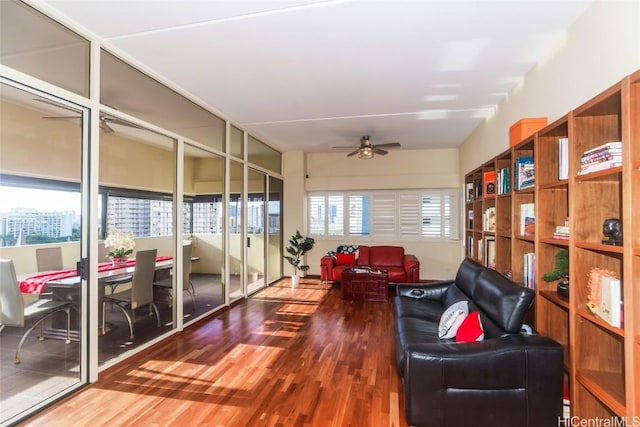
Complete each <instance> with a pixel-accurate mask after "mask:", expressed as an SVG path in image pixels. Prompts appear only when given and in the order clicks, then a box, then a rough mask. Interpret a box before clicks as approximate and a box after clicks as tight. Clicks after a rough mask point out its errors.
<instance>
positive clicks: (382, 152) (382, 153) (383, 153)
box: [373, 147, 389, 156]
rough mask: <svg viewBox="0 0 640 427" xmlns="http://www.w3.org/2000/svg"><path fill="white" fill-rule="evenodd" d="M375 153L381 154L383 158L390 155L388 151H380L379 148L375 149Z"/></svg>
mask: <svg viewBox="0 0 640 427" xmlns="http://www.w3.org/2000/svg"><path fill="white" fill-rule="evenodd" d="M373 152H374V153H376V154H380V155H381V156H384V155H387V154H389V152H388V151H386V150H381V149H379V148H378V147H373Z"/></svg>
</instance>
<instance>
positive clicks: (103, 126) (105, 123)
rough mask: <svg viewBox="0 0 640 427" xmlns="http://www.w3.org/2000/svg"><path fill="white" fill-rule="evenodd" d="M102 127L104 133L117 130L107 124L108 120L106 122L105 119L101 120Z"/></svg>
mask: <svg viewBox="0 0 640 427" xmlns="http://www.w3.org/2000/svg"><path fill="white" fill-rule="evenodd" d="M100 129H102V131H103V132H104V133H114V132H115V130H113V128H112V127H111V126H109V125H108V124H107V122H105V121H104V120H100Z"/></svg>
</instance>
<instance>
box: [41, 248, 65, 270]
mask: <svg viewBox="0 0 640 427" xmlns="http://www.w3.org/2000/svg"><path fill="white" fill-rule="evenodd" d="M36 263H37V265H38V271H51V270H62V269H63V268H64V266H63V265H62V248H61V247H60V246H55V247H51V248H38V249H36Z"/></svg>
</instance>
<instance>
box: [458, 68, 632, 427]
mask: <svg viewBox="0 0 640 427" xmlns="http://www.w3.org/2000/svg"><path fill="white" fill-rule="evenodd" d="M605 150H608V151H606V154H607V161H611V162H612V164H613V167H609V168H608V169H603V170H599V171H595V172H591V173H585V174H580V171H581V170H589V169H591V170H593V169H597V167H595V168H591V167H590V166H589V162H593V161H596V162H598V161H599V157H600V156H601V155H602V154H603V153H604V151H605ZM525 163H527V164H528V165H527V166H526V167H524V166H522V165H523V164H525ZM531 163H533V172H532V171H531ZM519 165H520V166H519ZM604 165H605V163H602V164H601V165H600V166H602V167H606V166H604ZM523 170H524V171H525V176H524V178H523V177H522V176H519V175H517V174H518V171H520V172H522V171H523ZM487 171H496V176H499V177H501V178H496V180H497V182H496V184H497V183H498V181H499V180H502V182H503V184H504V179H505V178H504V177H505V174H506V176H508V179H510V184H511V185H510V186H509V187H508V188H502V189H501V191H498V192H497V193H496V196H495V197H492V198H487V199H482V201H481V202H474V203H472V204H469V203H467V204H466V205H465V206H466V209H467V211H470V210H473V211H474V215H480V217H481V215H482V212H483V211H484V209H486V208H487V207H488V206H495V210H496V229H495V232H487V231H483V230H478V229H476V228H475V226H474V230H473V232H472V233H469V231H467V234H468V235H469V234H470V235H472V236H473V237H474V240H476V241H477V240H478V239H480V240H483V239H485V238H487V237H488V238H491V239H495V244H496V259H495V264H496V270H497V271H500V272H501V273H504V274H507V273H511V277H512V279H513V280H514V281H515V282H516V283H521V284H523V286H530V287H532V288H534V289H535V291H536V295H537V296H536V303H535V319H533V323H534V325H533V326H534V327H535V328H536V330H537V331H538V332H539V333H541V334H543V335H547V336H550V337H552V338H553V339H554V340H556V341H558V342H559V343H560V344H561V345H562V346H563V347H564V348H565V361H564V366H565V371H566V372H565V374H566V375H565V381H566V382H568V385H569V389H570V400H571V415H572V416H577V417H580V418H582V419H590V418H611V417H619V418H622V417H625V416H626V417H640V287H639V286H637V284H638V277H640V233H638V232H637V230H639V229H640V70H638V71H637V72H635V73H633V74H631V75H629V76H627V77H625V78H624V79H622V80H621V81H620V82H618V83H616V84H614V85H612V86H611V87H610V88H608V89H606V90H604V91H603V92H601V93H600V94H598V95H596V96H594V97H593V98H592V99H590V100H588V101H587V102H585V103H584V104H583V105H581V106H579V107H577V108H575V109H574V110H572V111H570V112H568V113H567V114H566V115H564V116H562V117H560V118H558V119H556V120H555V121H554V122H552V123H550V124H548V125H547V126H545V127H544V128H542V129H540V130H538V131H537V132H536V133H535V134H534V135H532V136H530V137H527V138H526V139H524V140H523V141H521V142H520V143H517V144H516V145H514V146H512V147H511V148H509V149H508V150H506V151H504V152H503V153H501V154H499V155H497V156H496V157H494V158H493V159H491V160H490V161H488V162H486V163H484V164H483V165H481V166H480V167H479V168H478V169H476V170H474V171H471V172H469V173H468V174H467V175H466V176H465V182H466V183H469V182H471V183H473V182H475V180H477V179H478V176H480V177H481V176H482V174H483V173H484V172H487ZM527 171H528V173H529V175H527V174H526V173H527ZM531 175H533V176H534V178H533V185H532V186H528V187H526V188H520V187H519V185H518V181H517V179H518V178H520V180H521V181H522V180H523V179H524V180H525V181H526V180H527V179H531V178H532V177H531ZM527 184H530V182H525V185H527ZM498 188H499V187H498ZM478 203H480V204H478ZM476 218H478V217H477V216H476ZM612 218H615V219H619V220H620V221H621V225H622V230H623V237H622V244H621V245H620V246H612V245H607V244H604V243H602V242H603V239H606V237H605V235H604V234H603V232H602V231H603V222H604V221H605V220H608V219H612ZM525 226H528V227H527V228H526V229H527V233H526V234H525V232H524V231H523V230H524V229H525ZM556 236H560V238H557V237H556ZM569 237H570V238H569ZM474 244H475V243H474ZM561 252H562V253H563V257H564V256H567V255H568V259H569V272H568V278H569V283H570V288H569V289H570V295H569V298H568V299H564V298H561V297H560V296H558V293H557V287H558V283H559V281H560V280H565V279H564V277H565V276H563V278H561V279H558V280H553V281H549V282H546V281H544V280H543V276H544V274H545V273H548V272H551V271H553V270H554V268H555V265H556V262H557V260H558V259H560V258H559V254H560V253H561ZM527 257H529V259H530V260H531V259H533V262H532V263H531V262H530V263H529V264H527V263H526V262H523V260H524V259H527ZM563 259H564V258H563ZM531 268H533V270H534V276H535V278H536V280H535V283H528V284H526V285H525V282H526V279H527V275H528V274H529V275H530V274H531ZM595 269H601V270H607V271H608V272H609V273H610V274H613V275H614V276H615V277H616V278H617V279H619V280H620V285H621V286H620V291H621V295H620V302H621V303H622V304H623V305H622V304H621V307H623V308H624V317H623V319H622V327H615V326H612V325H611V324H609V323H608V322H607V321H606V320H604V319H602V318H600V317H599V316H596V315H595V314H593V313H592V312H591V311H590V310H589V309H588V308H587V306H586V304H587V301H588V298H589V296H590V287H589V279H590V277H591V276H590V272H591V271H597V270H595ZM527 321H529V319H527ZM638 419H640V418H638ZM620 425H622V424H620Z"/></svg>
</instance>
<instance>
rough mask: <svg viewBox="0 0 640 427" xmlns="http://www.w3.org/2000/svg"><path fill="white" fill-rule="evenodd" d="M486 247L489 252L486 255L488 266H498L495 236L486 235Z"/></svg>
mask: <svg viewBox="0 0 640 427" xmlns="http://www.w3.org/2000/svg"><path fill="white" fill-rule="evenodd" d="M485 240H486V242H485V247H486V248H487V249H486V250H487V254H486V256H485V259H486V266H487V267H489V268H493V269H494V270H495V268H496V239H495V238H493V237H485Z"/></svg>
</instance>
